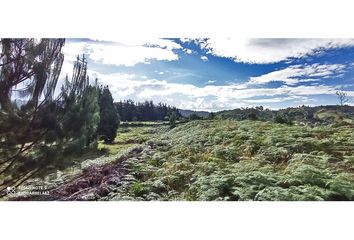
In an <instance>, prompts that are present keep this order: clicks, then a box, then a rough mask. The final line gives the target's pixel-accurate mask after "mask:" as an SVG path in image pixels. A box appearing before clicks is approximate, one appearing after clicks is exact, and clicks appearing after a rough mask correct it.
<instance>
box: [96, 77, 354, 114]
mask: <svg viewBox="0 0 354 240" xmlns="http://www.w3.org/2000/svg"><path fill="white" fill-rule="evenodd" d="M89 74H90V76H91V77H92V78H95V77H98V79H99V82H100V83H101V84H103V85H109V87H110V90H111V92H112V95H113V97H114V99H115V101H119V100H123V99H133V100H134V101H144V100H153V101H154V102H160V101H161V102H166V103H168V104H170V105H174V106H176V107H178V108H182V109H194V110H208V111H216V110H223V109H232V108H239V107H247V106H256V105H265V104H266V103H274V104H276V103H280V102H281V101H292V102H293V104H295V103H297V104H298V105H302V104H303V103H304V102H306V103H307V102H309V101H310V99H309V98H308V97H309V96H314V95H319V94H325V95H335V91H336V87H331V86H325V85H318V86H296V87H294V86H282V87H280V88H245V85H244V84H233V85H222V86H216V85H206V86H203V87H198V86H194V85H192V84H181V83H168V82H167V81H164V80H156V79H145V80H143V79H142V76H136V75H134V74H108V75H102V74H100V73H97V72H93V71H89ZM249 87H250V86H249ZM348 93H349V94H354V92H350V91H349V92H348ZM349 94H348V95H349ZM309 103H310V102H309Z"/></svg>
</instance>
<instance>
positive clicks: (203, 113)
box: [178, 109, 209, 117]
mask: <svg viewBox="0 0 354 240" xmlns="http://www.w3.org/2000/svg"><path fill="white" fill-rule="evenodd" d="M178 111H179V113H180V114H181V115H182V117H189V116H190V115H192V114H196V115H198V116H199V117H208V116H209V112H206V111H192V110H183V109H178Z"/></svg>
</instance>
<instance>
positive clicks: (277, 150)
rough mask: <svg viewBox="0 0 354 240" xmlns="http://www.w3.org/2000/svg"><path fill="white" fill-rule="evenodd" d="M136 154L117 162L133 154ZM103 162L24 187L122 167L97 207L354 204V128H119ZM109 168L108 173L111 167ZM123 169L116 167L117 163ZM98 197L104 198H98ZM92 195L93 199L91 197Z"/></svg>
mask: <svg viewBox="0 0 354 240" xmlns="http://www.w3.org/2000/svg"><path fill="white" fill-rule="evenodd" d="M137 147H140V148H141V150H139V151H138V152H139V153H138V154H135V153H134V154H130V155H129V157H126V158H122V157H121V156H124V154H128V153H129V152H131V150H132V149H135V150H136V148H137ZM98 149H99V152H100V153H101V154H102V155H101V156H99V157H97V156H96V157H95V158H93V159H85V160H83V161H82V159H81V160H80V161H78V162H80V164H77V165H76V166H74V167H71V168H68V169H66V170H64V171H62V172H59V173H58V172H57V173H53V174H51V175H49V176H47V177H46V178H45V179H44V180H39V179H36V180H33V181H32V182H29V183H28V184H34V183H36V184H38V183H41V184H43V183H44V184H47V185H48V186H49V185H51V187H57V186H60V185H61V184H63V183H65V182H69V183H70V181H71V179H74V178H75V177H77V176H80V175H82V173H83V172H85V169H86V168H89V167H92V166H93V165H97V166H106V168H107V167H108V168H109V167H110V166H112V167H113V166H114V165H112V164H117V161H118V160H117V159H119V161H123V160H122V159H124V163H123V165H122V169H123V168H124V169H125V170H124V171H125V172H124V176H122V178H121V179H120V182H119V184H116V185H112V186H110V188H109V191H106V192H105V193H104V194H101V193H96V192H97V191H96V192H95V193H94V194H93V195H94V196H93V197H92V199H95V200H203V201H204V200H206V201H210V200H271V201H274V200H354V131H353V128H352V126H340V125H337V126H336V125H321V126H297V125H292V126H289V125H284V124H276V123H272V122H262V121H248V120H246V121H236V120H201V121H192V122H189V123H185V124H180V125H178V126H177V127H176V128H174V129H169V127H168V126H165V125H156V124H145V125H144V126H132V127H127V126H126V127H122V128H120V129H119V131H118V135H117V138H116V139H115V142H114V143H113V144H111V145H106V144H103V143H102V142H100V143H99V145H98ZM110 164H111V165H110ZM120 164H122V163H120ZM101 192H102V191H101ZM91 193H92V192H91Z"/></svg>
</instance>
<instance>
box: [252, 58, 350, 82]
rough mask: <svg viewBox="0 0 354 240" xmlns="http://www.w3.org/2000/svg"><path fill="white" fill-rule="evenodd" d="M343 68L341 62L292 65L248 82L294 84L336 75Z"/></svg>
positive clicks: (340, 72) (339, 73)
mask: <svg viewBox="0 0 354 240" xmlns="http://www.w3.org/2000/svg"><path fill="white" fill-rule="evenodd" d="M345 68H346V66H345V65H343V64H318V63H316V64H312V65H292V66H289V67H287V68H284V69H281V70H277V71H273V72H270V73H267V74H264V75H261V76H258V77H251V78H250V81H249V83H250V84H266V83H269V82H273V81H281V82H283V83H285V84H288V85H295V84H297V83H301V82H316V81H321V79H323V78H329V77H338V76H340V75H341V74H343V73H344V71H345Z"/></svg>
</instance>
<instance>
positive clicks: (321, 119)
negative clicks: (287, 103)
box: [216, 105, 354, 124]
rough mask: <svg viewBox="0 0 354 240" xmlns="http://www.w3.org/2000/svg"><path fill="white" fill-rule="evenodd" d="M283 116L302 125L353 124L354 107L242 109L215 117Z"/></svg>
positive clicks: (253, 117)
mask: <svg viewBox="0 0 354 240" xmlns="http://www.w3.org/2000/svg"><path fill="white" fill-rule="evenodd" d="M277 115H279V116H284V117H286V118H287V119H288V120H289V121H291V122H294V123H302V124H330V123H350V124H351V123H354V106H348V105H346V106H338V105H327V106H315V107H308V106H302V107H290V108H285V109H280V110H269V109H263V108H261V107H256V108H242V109H233V110H226V111H220V112H218V113H216V116H217V117H218V118H221V119H228V118H231V119H237V120H245V119H253V120H255V119H258V120H263V121H273V120H274V118H275V116H277Z"/></svg>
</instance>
